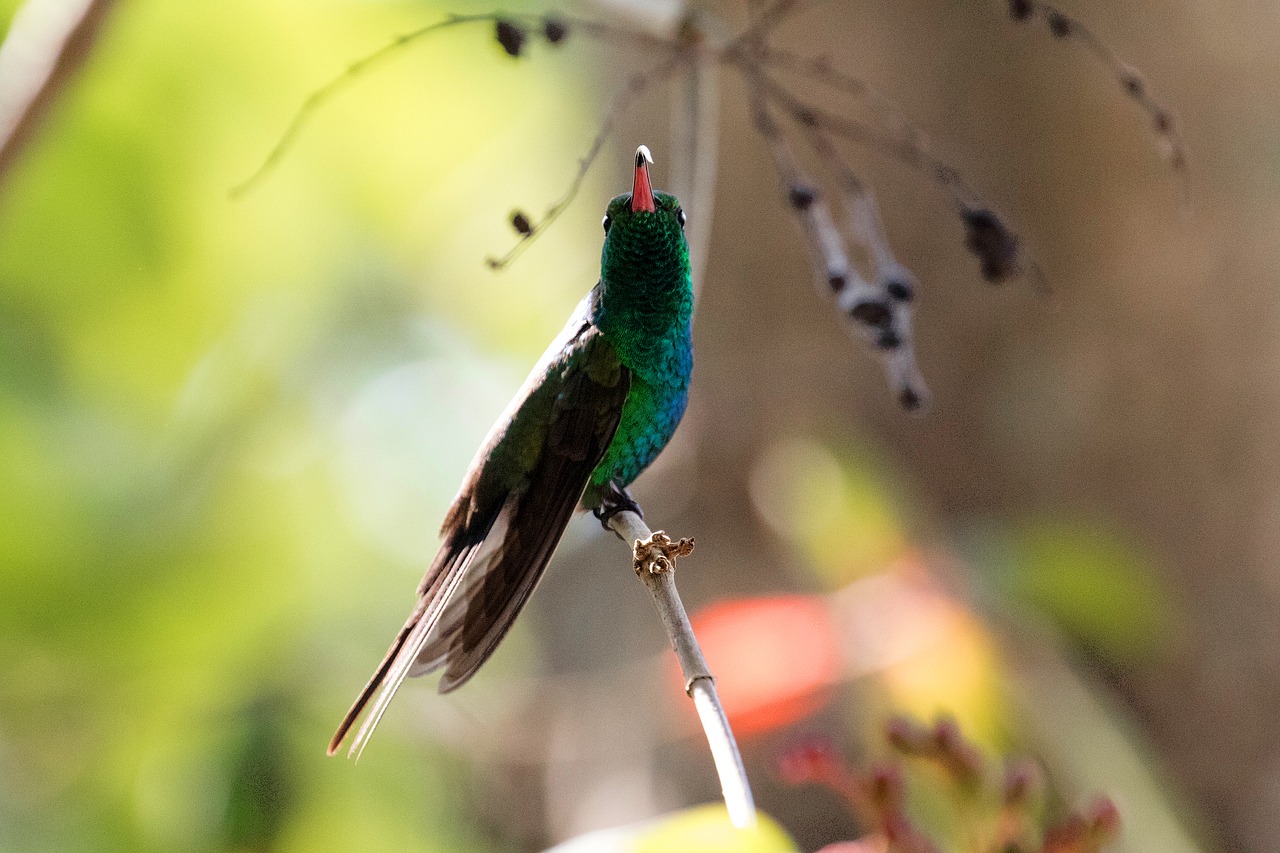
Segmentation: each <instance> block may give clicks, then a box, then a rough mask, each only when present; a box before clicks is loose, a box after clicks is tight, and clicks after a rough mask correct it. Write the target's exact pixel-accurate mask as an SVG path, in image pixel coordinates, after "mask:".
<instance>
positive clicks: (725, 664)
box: [692, 595, 840, 735]
mask: <svg viewBox="0 0 1280 853" xmlns="http://www.w3.org/2000/svg"><path fill="white" fill-rule="evenodd" d="M692 622H693V629H694V633H695V634H697V637H698V641H699V642H700V643H701V645H702V650H703V653H704V654H705V655H706V658H707V663H708V664H709V665H710V667H711V671H712V672H713V673H715V676H716V688H717V689H718V691H719V693H720V700H721V702H723V703H724V709H725V713H726V714H727V715H728V717H729V722H730V723H731V724H732V725H733V728H734V729H735V730H736V731H737V732H738V734H739V735H749V734H753V733H761V732H767V731H773V730H775V729H780V728H783V727H785V726H788V725H790V724H792V723H794V722H796V721H797V720H800V719H803V718H804V717H806V716H808V715H810V714H812V713H813V712H814V711H816V710H817V709H818V708H819V707H821V705H822V703H823V702H824V701H825V700H826V698H827V697H826V694H827V691H828V688H830V686H831V685H832V684H834V683H835V682H836V681H837V680H838V679H839V676H840V646H839V640H838V636H837V632H836V626H835V621H834V619H833V618H832V614H831V611H830V610H829V608H828V606H827V604H826V603H825V602H824V601H823V600H822V599H819V598H815V597H810V596H799V595H792V596H778V597H774V598H757V599H739V600H735V601H726V602H722V603H719V604H713V605H712V606H710V607H707V608H705V609H704V610H702V611H701V612H699V613H698V614H697V615H696V616H694V617H693V619H692Z"/></svg>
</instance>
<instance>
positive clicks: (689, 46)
mask: <svg viewBox="0 0 1280 853" xmlns="http://www.w3.org/2000/svg"><path fill="white" fill-rule="evenodd" d="M813 5H814V4H813V3H811V2H804V0H776V2H773V3H768V4H765V3H753V4H751V5H750V10H751V13H752V17H751V19H750V20H749V22H748V23H747V25H746V26H745V27H744V28H742V29H741V31H740V32H737V33H734V32H733V30H732V28H730V27H729V26H728V25H727V24H726V23H725V22H724V21H723V20H722V19H720V18H718V17H716V16H715V15H714V14H713V13H712V12H711V11H710V10H709V9H707V8H704V7H703V5H702V4H699V3H694V2H691V3H687V4H685V6H684V11H683V13H682V16H679V17H677V18H676V19H674V21H672V22H668V24H667V25H666V27H667V29H666V30H665V31H658V32H654V31H650V30H645V29H639V28H636V27H630V26H626V25H623V24H614V23H606V22H602V21H598V20H591V19H587V18H582V17H578V16H572V15H561V14H547V15H541V16H539V15H507V14H503V13H492V14H477V15H451V16H449V17H447V18H446V19H445V20H443V21H440V22H437V23H435V24H431V25H428V26H424V27H422V28H420V29H418V30H416V31H413V32H410V33H407V34H405V35H402V36H399V37H398V38H396V39H394V40H393V41H392V42H390V43H389V44H387V45H385V46H384V47H382V48H380V49H379V50H377V51H374V52H373V53H371V54H369V55H367V56H365V57H364V58H362V59H359V60H357V61H356V62H354V63H352V64H351V65H349V66H348V67H347V69H346V70H345V71H343V72H342V73H340V74H339V75H337V76H336V77H335V78H334V79H333V80H331V81H330V82H329V83H327V84H325V85H324V86H322V87H320V88H318V89H316V90H315V91H313V92H312V93H311V95H310V96H309V97H308V98H307V99H306V100H305V101H304V102H303V105H302V107H301V108H300V109H299V111H298V113H297V114H296V115H295V116H294V117H293V119H292V120H291V121H290V123H289V125H288V127H287V128H286V130H285V132H284V134H283V136H282V137H281V139H280V141H279V142H278V144H277V145H276V146H275V147H274V148H273V149H272V150H271V152H270V154H268V156H267V158H266V159H265V161H264V162H263V163H262V164H261V166H260V167H259V168H258V170H257V171H255V172H254V173H253V175H252V176H251V177H250V178H249V179H248V180H247V181H246V182H244V183H243V184H241V186H240V187H238V188H237V190H236V192H240V191H243V190H244V189H247V188H249V187H250V186H252V185H253V184H254V183H256V182H257V181H258V180H260V179H261V178H262V177H264V176H265V175H266V174H268V173H269V172H270V170H271V169H272V168H274V167H275V166H276V165H277V164H278V162H279V161H280V159H281V157H282V156H283V155H284V154H285V153H286V151H287V150H288V148H289V146H290V145H291V144H292V142H293V141H294V139H295V138H296V136H297V134H298V132H299V131H300V129H301V128H302V126H303V125H304V124H305V123H306V121H307V120H308V119H309V117H310V116H311V115H312V113H314V112H315V110H317V109H319V108H320V107H321V106H322V105H323V104H324V103H325V102H326V101H328V100H329V99H330V98H331V97H333V96H334V95H336V94H337V93H338V92H339V91H340V90H341V89H343V88H344V87H345V86H347V85H348V84H350V83H352V82H353V81H354V80H355V79H356V78H357V77H358V76H359V75H360V74H361V73H362V72H363V71H365V70H366V69H367V68H368V67H369V66H371V65H373V64H375V63H377V62H380V61H381V60H383V59H385V58H387V57H389V56H391V55H392V54H393V53H395V52H396V51H398V50H399V49H401V48H404V47H407V46H408V45H410V44H413V43H416V42H417V41H419V40H420V39H422V38H423V37H425V36H427V35H430V34H432V33H436V32H439V31H441V30H445V29H448V28H451V27H454V26H458V25H461V24H487V25H489V26H492V27H493V28H494V37H495V39H496V40H497V42H498V44H499V45H500V46H501V47H502V49H503V51H504V52H505V53H506V54H507V55H508V56H510V57H512V58H521V57H524V56H526V55H527V53H528V51H529V47H530V45H531V44H533V43H535V42H542V43H545V44H547V45H550V46H552V47H556V48H559V47H560V46H562V45H563V44H564V43H565V42H566V41H567V40H570V39H571V38H572V37H574V36H579V35H580V36H585V37H588V38H592V39H596V40H599V41H604V42H608V43H609V44H611V45H615V46H616V45H624V46H628V47H630V48H633V49H635V50H636V51H638V52H639V53H640V54H642V55H644V56H647V57H650V58H651V59H652V58H653V57H657V59H656V61H652V62H651V63H650V64H648V65H647V66H646V67H644V68H642V69H641V70H639V71H636V72H634V73H633V74H632V75H631V76H630V77H629V78H628V79H627V80H626V81H625V82H624V84H623V85H622V87H621V88H620V89H619V90H618V92H617V94H615V96H614V98H613V101H612V103H611V104H610V106H609V107H608V109H607V111H606V114H605V117H604V119H603V121H602V122H601V125H600V128H599V130H598V131H597V133H596V136H595V138H594V139H593V140H592V142H591V144H590V146H589V147H588V149H587V152H586V154H585V155H584V156H583V157H582V158H581V159H580V160H579V163H578V168H577V171H576V172H575V173H574V175H573V178H572V180H571V181H570V184H569V188H568V190H567V191H566V192H565V193H564V194H563V195H562V196H561V197H560V199H558V200H557V201H556V202H555V203H554V204H552V205H551V206H550V207H549V208H548V209H547V210H546V212H545V213H544V214H543V216H542V217H541V218H539V219H535V218H533V217H531V216H529V215H528V214H527V213H526V212H525V211H524V210H520V209H517V210H516V212H515V213H514V214H513V215H512V217H511V223H512V226H513V228H514V229H515V231H516V234H517V238H518V239H517V241H516V244H515V245H514V246H513V247H512V248H511V250H510V251H508V252H507V253H506V254H505V255H502V256H501V257H497V258H494V257H490V258H489V259H487V263H488V264H489V266H490V267H492V268H494V269H502V268H504V267H506V266H507V265H509V264H510V263H511V262H512V261H514V260H515V259H516V258H517V257H518V256H519V255H520V254H521V252H522V251H523V250H524V249H525V248H526V247H527V246H528V245H529V243H530V242H531V241H532V240H534V239H536V238H537V237H538V235H539V234H541V233H542V232H543V231H544V230H545V229H546V228H547V227H548V226H549V225H551V224H552V223H553V222H554V221H555V220H556V219H557V218H558V217H559V215H560V214H561V213H562V212H563V211H564V210H565V209H566V208H567V207H568V206H569V204H571V203H572V202H573V200H574V198H575V197H576V195H577V193H578V191H579V190H580V188H581V187H582V184H583V181H584V179H585V177H586V175H587V172H588V171H589V170H590V168H591V166H592V164H593V163H594V162H595V159H596V157H597V155H598V154H599V153H600V151H601V149H602V147H603V146H604V144H605V142H606V141H607V140H608V139H609V137H610V136H611V135H612V132H613V130H614V127H615V125H616V124H617V122H618V120H619V118H620V117H621V116H622V115H623V114H624V113H625V112H626V110H627V109H628V108H629V107H630V105H631V104H632V103H633V102H634V101H635V99H636V98H637V97H638V96H640V95H641V94H643V93H644V92H645V91H647V90H649V89H650V88H652V87H654V86H656V85H658V84H660V83H662V82H665V81H666V80H667V79H669V78H671V77H672V76H673V75H675V74H676V73H677V72H681V71H684V72H686V74H687V79H686V80H684V81H680V82H677V89H676V97H675V99H674V101H675V102H674V112H673V142H674V146H675V148H676V150H677V154H678V156H679V158H680V165H679V167H678V168H677V169H675V170H673V171H674V172H675V177H676V179H677V182H678V183H679V185H680V187H681V188H682V189H683V190H685V191H686V193H689V192H691V193H692V194H691V195H690V197H689V198H688V199H686V201H687V202H688V203H689V205H688V206H689V207H690V208H691V210H692V214H693V215H692V216H691V221H692V222H694V223H696V226H695V228H696V233H695V235H694V236H695V238H696V239H694V240H692V241H691V246H692V250H693V259H694V263H695V264H697V265H699V266H700V265H701V264H702V263H703V262H704V260H705V254H706V248H705V247H706V239H707V235H708V234H709V232H710V225H711V223H710V219H711V210H710V206H711V199H712V198H713V196H714V185H715V139H716V132H715V131H716V126H717V121H716V114H717V104H716V94H717V93H716V84H717V82H718V76H717V75H716V74H715V71H716V69H717V68H719V67H727V68H732V69H733V70H736V71H737V72H739V73H740V74H741V75H742V77H743V79H744V80H745V82H746V84H747V89H748V93H749V94H748V97H749V99H750V107H751V113H752V115H753V116H754V118H755V127H756V130H757V131H758V132H759V133H760V135H761V137H762V138H763V139H764V141H765V142H766V144H767V146H768V148H769V150H770V152H771V154H772V155H773V159H774V163H775V165H776V167H777V169H778V172H779V174H780V175H781V176H782V179H783V184H784V191H785V193H786V197H787V199H788V201H789V203H790V205H791V208H792V209H793V210H794V211H795V213H796V219H797V222H798V224H799V226H800V231H801V233H802V234H803V236H804V237H805V240H806V243H807V244H808V246H809V250H810V258H811V263H812V265H813V272H814V275H815V277H816V278H817V280H818V281H819V282H820V290H822V291H823V292H829V293H831V294H832V295H833V296H834V297H835V299H834V302H835V305H836V307H837V309H838V310H839V313H840V316H841V318H842V320H843V322H844V324H845V326H846V327H847V328H848V329H849V331H850V333H851V334H852V335H853V337H855V338H856V339H858V340H861V341H862V342H863V343H864V344H865V345H866V346H867V348H868V349H869V350H870V351H871V352H872V354H874V355H875V356H876V357H877V358H878V360H879V361H880V362H881V364H882V366H883V368H884V371H885V374H886V376H887V379H888V383H889V386H890V390H891V391H892V393H893V396H894V399H895V400H896V401H897V402H898V404H899V405H900V406H901V407H902V408H903V409H906V410H908V411H918V410H921V409H923V408H924V407H925V405H926V403H927V401H928V397H929V394H928V390H927V388H926V386H925V382H924V379H923V377H922V375H921V372H920V370H919V368H918V367H917V365H916V358H915V353H914V347H913V339H912V331H911V314H912V310H913V303H914V300H915V298H916V295H917V290H918V284H917V282H916V279H915V276H913V275H912V274H911V273H910V272H909V271H908V270H907V268H906V267H905V266H903V265H902V264H901V263H899V262H898V260H897V258H896V257H895V255H894V254H893V252H892V251H891V249H890V248H889V241H888V238H887V235H885V233H884V228H883V225H882V223H881V217H880V212H879V207H878V205H877V203H876V200H875V194H874V193H873V192H872V191H871V189H870V186H869V185H868V184H867V183H866V182H865V181H864V180H863V179H862V178H861V177H860V176H858V175H857V174H856V173H855V172H854V171H853V169H852V168H851V167H850V166H849V165H848V164H847V162H846V160H845V158H844V154H843V152H842V151H841V145H854V146H858V147H861V148H866V149H869V150H870V151H872V152H873V153H876V154H878V155H880V156H882V157H885V158H888V159H891V160H895V161H898V162H901V163H903V164H905V165H906V166H908V167H909V168H911V169H913V170H914V171H916V172H918V173H920V174H922V175H923V176H924V177H926V178H927V179H928V180H929V181H931V182H932V183H934V184H935V185H936V186H937V187H938V188H939V189H941V190H942V191H943V193H945V194H946V195H947V196H948V197H949V198H950V200H951V202H952V203H953V204H954V206H955V210H956V213H957V215H958V219H959V223H960V225H961V229H962V233H963V235H964V245H965V247H966V248H967V249H968V250H969V251H970V252H971V253H972V254H973V255H974V256H975V257H976V258H977V259H978V261H979V264H980V269H981V273H982V276H983V278H985V279H986V280H987V281H990V282H992V283H1000V282H1003V281H1006V280H1009V279H1012V278H1016V277H1018V276H1020V275H1022V274H1023V273H1024V272H1031V273H1032V274H1033V276H1034V277H1035V278H1036V279H1037V280H1042V276H1041V275H1040V273H1039V268H1038V267H1037V266H1036V264H1034V263H1032V262H1029V261H1028V260H1027V259H1026V258H1025V253H1024V250H1023V247H1022V244H1021V241H1020V240H1019V239H1018V237H1017V236H1016V235H1015V234H1014V232H1013V231H1011V230H1010V229H1009V228H1008V227H1007V226H1006V225H1005V222H1004V219H1003V218H1002V217H1001V216H999V215H998V214H997V213H996V212H995V211H994V209H993V208H992V206H991V205H989V204H987V203H985V202H984V201H983V199H982V198H981V197H980V195H979V193H978V192H977V191H976V190H975V189H974V188H973V187H971V186H970V185H969V184H968V183H967V182H966V181H965V180H964V178H963V176H962V175H961V173H960V171H959V170H958V169H956V168H955V167H953V166H952V165H950V164H948V163H946V162H945V161H944V160H942V159H941V158H939V157H938V156H937V155H935V154H934V153H933V151H932V150H931V148H930V146H929V142H928V138H927V136H926V135H925V133H924V132H923V131H922V130H921V129H920V128H918V127H917V126H915V125H914V124H913V123H912V122H911V121H910V120H909V119H908V117H907V116H906V113H905V111H904V110H903V109H902V108H901V107H899V106H898V105H897V104H896V103H895V102H894V101H893V100H891V99H890V98H888V97H886V96H885V95H883V94H881V93H880V92H879V91H878V90H877V89H876V88H874V87H873V86H871V85H870V84H869V83H868V82H866V81H865V80H863V79H862V78H860V77H858V76H857V75H855V74H852V73H849V72H847V71H844V70H842V69H840V68H837V67H836V66H835V65H834V64H833V63H832V62H831V61H830V60H829V59H827V58H826V57H809V56H803V55H798V54H794V53H789V52H786V51H782V50H779V49H776V48H774V47H773V46H772V45H771V44H770V43H769V41H770V38H771V37H772V36H774V34H775V33H776V31H777V29H778V28H779V27H780V26H781V25H782V24H783V23H784V22H786V21H788V20H789V19H791V18H793V17H795V16H796V15H799V14H801V13H802V12H804V11H807V10H808V9H810V8H811V7H812V6H813ZM1007 9H1008V15H1009V17H1010V18H1011V19H1012V20H1013V21H1015V22H1017V23H1026V22H1031V21H1042V22H1044V23H1045V25H1046V27H1047V29H1048V31H1049V33H1050V34H1051V35H1053V36H1054V37H1055V38H1058V39H1073V40H1075V41H1078V42H1080V43H1081V44H1083V45H1085V46H1086V47H1087V48H1088V49H1089V51H1090V53H1091V55H1092V56H1093V58H1094V59H1095V60H1096V61H1098V62H1100V63H1101V64H1102V65H1103V66H1104V67H1105V68H1107V69H1108V71H1109V72H1110V73H1111V74H1112V75H1113V76H1114V77H1115V78H1116V80H1117V81H1118V84H1119V87H1120V89H1121V92H1122V93H1123V94H1124V95H1125V96H1126V97H1128V98H1129V99H1131V100H1133V101H1134V102H1135V103H1136V104H1137V105H1138V106H1139V107H1140V108H1141V109H1142V110H1143V111H1144V112H1146V114H1147V115H1148V117H1149V119H1150V121H1151V125H1152V128H1153V131H1154V133H1155V134H1156V137H1157V139H1158V140H1159V141H1160V143H1161V145H1162V147H1163V148H1164V151H1165V154H1166V156H1167V158H1168V160H1169V162H1170V163H1171V165H1172V167H1173V169H1174V170H1175V171H1176V172H1177V173H1178V174H1179V175H1185V169H1186V154H1185V150H1184V147H1183V145H1182V142H1181V138H1180V136H1179V135H1178V132H1177V129H1176V126H1175V123H1174V120H1173V117H1172V114H1171V112H1170V111H1169V110H1168V109H1167V108H1165V107H1164V106H1162V105H1161V104H1160V103H1159V102H1157V101H1156V100H1155V99H1154V98H1153V97H1152V96H1151V94H1150V90H1149V88H1148V86H1147V85H1146V83H1145V82H1143V79H1142V77H1141V76H1140V75H1139V74H1138V72H1137V71H1136V70H1134V69H1133V68H1131V67H1130V66H1128V65H1126V64H1125V63H1123V62H1122V61H1120V60H1119V59H1118V58H1117V57H1116V55H1115V54H1114V53H1113V52H1112V51H1111V50H1110V48H1108V47H1107V46H1106V45H1105V43H1104V42H1102V41H1101V40H1100V39H1098V38H1097V37H1096V36H1095V35H1094V34H1093V33H1092V31H1090V30H1089V29H1088V28H1087V27H1086V26H1085V25H1084V24H1082V23H1081V22H1080V21H1078V20H1076V19H1075V18H1072V17H1070V16H1068V15H1066V14H1065V13H1063V12H1061V11H1060V10H1058V9H1057V8H1056V7H1053V6H1050V5H1047V4H1044V3H1039V2H1034V0H1010V2H1009V4H1008V7H1007ZM774 71H776V72H779V73H782V74H791V75H794V76H798V77H800V78H803V79H806V80H809V81H811V82H815V83H817V84H819V85H821V86H823V87H825V88H826V89H828V90H830V91H831V92H833V93H836V94H841V95H844V96H851V97H852V99H856V101H857V103H858V106H859V108H860V109H861V111H862V112H864V113H865V115H850V114H848V112H847V111H846V110H844V109H840V108H832V107H829V106H827V105H825V104H824V103H821V102H817V101H809V100H806V99H805V98H802V97H800V96H798V95H796V94H794V93H793V92H792V91H791V90H790V89H789V88H787V86H786V85H784V84H783V83H782V82H780V81H779V80H777V79H775V78H774V77H773V76H771V73H772V72H774ZM779 119H782V121H780V120H779ZM793 133H798V134H799V135H800V136H801V137H802V138H804V139H805V140H806V141H807V142H808V143H809V146H810V148H812V149H813V151H814V153H815V154H816V156H817V157H818V159H819V160H820V161H821V163H822V165H823V168H824V171H825V172H826V176H825V180H818V179H815V178H813V177H812V176H810V175H809V174H808V173H807V172H806V171H805V170H804V168H803V166H802V165H801V163H800V160H799V159H798V158H797V157H796V156H795V154H794V153H793V152H792V150H791V147H790V145H791V143H790V141H789V135H790V134H793ZM824 186H828V187H831V188H833V190H834V192H831V193H826V192H824V189H823V187H824ZM828 195H830V196H831V198H833V199H837V200H838V201H839V203H840V206H841V207H842V208H843V209H842V210H840V211H839V213H840V214H841V215H840V216H837V215H836V214H837V212H836V211H834V210H833V208H832V204H831V202H830V201H828ZM697 204H701V205H702V207H701V208H699V207H697V206H696V205H697ZM840 223H843V224H844V227H841V225H840ZM851 249H852V250H856V252H858V255H857V256H851V252H850V250H851ZM858 262H862V264H863V266H864V270H865V272H864V271H860V270H859V269H858V266H857V264H858ZM695 286H696V285H695Z"/></svg>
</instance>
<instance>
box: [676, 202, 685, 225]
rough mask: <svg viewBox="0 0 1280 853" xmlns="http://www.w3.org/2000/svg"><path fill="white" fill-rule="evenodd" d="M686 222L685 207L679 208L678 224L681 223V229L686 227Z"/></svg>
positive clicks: (677, 212)
mask: <svg viewBox="0 0 1280 853" xmlns="http://www.w3.org/2000/svg"><path fill="white" fill-rule="evenodd" d="M684 220H685V215H684V208H683V207H677V208H676V222H679V223H680V227H681V228H683V227H684Z"/></svg>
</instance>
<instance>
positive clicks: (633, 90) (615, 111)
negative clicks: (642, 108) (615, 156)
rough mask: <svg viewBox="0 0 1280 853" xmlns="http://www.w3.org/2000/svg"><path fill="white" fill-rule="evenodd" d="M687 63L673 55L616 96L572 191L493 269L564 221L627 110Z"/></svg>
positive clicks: (492, 265)
mask: <svg viewBox="0 0 1280 853" xmlns="http://www.w3.org/2000/svg"><path fill="white" fill-rule="evenodd" d="M683 60H684V57H683V56H682V55H678V54H677V55H675V56H672V57H670V58H669V59H668V60H667V61H666V62H663V63H662V64H660V65H658V66H657V67H656V68H650V69H648V70H646V71H641V72H639V73H637V74H633V75H632V76H631V77H630V79H628V80H627V82H626V83H624V84H623V85H622V88H621V89H619V90H618V91H617V93H616V94H614V96H613V101H612V102H611V103H610V105H609V111H608V112H607V113H605V117H604V121H603V122H602V123H601V125H600V129H599V130H597V131H596V136H595V139H593V140H591V147H590V148H588V149H587V153H586V154H584V155H583V156H582V158H581V159H580V160H579V161H578V171H577V173H575V174H574V176H573V181H572V182H570V184H569V189H568V190H566V191H565V193H564V195H562V196H560V198H559V199H558V200H557V201H556V203H555V204H553V205H551V207H549V208H547V210H546V212H545V213H544V214H543V215H542V218H541V219H539V220H538V221H537V222H527V224H528V228H527V230H526V229H523V228H521V229H519V231H520V240H519V242H517V243H516V244H515V245H514V246H513V247H511V249H510V250H509V251H508V252H507V253H506V254H505V255H503V256H502V257H500V258H494V257H489V258H486V259H485V263H486V264H487V265H488V266H489V268H490V269H495V270H501V269H505V268H506V267H507V266H509V265H510V264H511V262H512V261H514V260H515V259H516V258H518V257H520V255H521V254H522V253H523V252H524V250H525V249H526V248H528V246H529V243H531V242H532V241H533V240H535V239H537V237H538V235H539V234H541V233H542V232H543V231H544V230H546V228H547V227H548V226H550V225H551V223H553V222H555V221H556V220H557V219H559V218H560V214H562V213H564V212H565V210H567V209H568V207H569V205H570V204H572V203H573V200H574V198H576V197H577V195H578V190H580V189H582V182H583V181H585V180H586V178H587V173H588V172H590V171H591V165H592V164H593V163H595V161H596V158H597V157H598V156H600V151H601V149H603V148H604V144H605V142H606V141H608V139H609V137H610V136H611V135H612V134H613V129H614V126H615V125H617V123H618V119H619V118H620V117H621V115H622V114H623V113H624V112H626V110H627V107H629V106H630V105H631V102H632V101H634V100H635V99H636V98H638V97H640V95H642V94H644V92H645V91H646V90H647V89H649V87H650V86H653V85H654V84H656V83H659V82H661V81H662V80H665V79H666V78H667V77H669V76H670V75H671V73H672V72H673V71H675V69H676V68H678V67H680V65H681V64H682V62H683Z"/></svg>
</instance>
